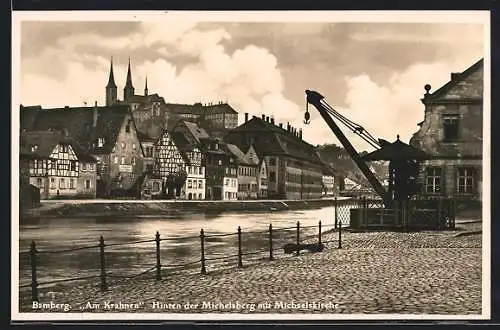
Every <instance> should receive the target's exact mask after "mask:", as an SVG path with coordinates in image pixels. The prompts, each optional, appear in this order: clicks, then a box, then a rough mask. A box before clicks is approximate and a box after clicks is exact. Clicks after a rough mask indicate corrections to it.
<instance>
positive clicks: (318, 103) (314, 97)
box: [306, 90, 391, 207]
mask: <svg viewBox="0 0 500 330" xmlns="http://www.w3.org/2000/svg"><path fill="white" fill-rule="evenodd" d="M306 95H307V102H308V103H310V104H312V105H314V107H315V108H316V109H317V110H318V111H319V113H320V115H321V117H323V119H324V120H325V122H326V123H327V124H328V126H329V127H330V129H331V130H332V131H333V133H334V134H335V136H336V137H337V138H338V139H339V141H340V143H341V144H342V146H343V147H344V149H345V150H346V151H347V153H348V154H349V156H350V157H351V158H352V159H353V161H354V162H355V163H356V165H357V166H358V168H359V169H360V170H361V172H362V173H363V175H364V176H365V177H366V179H367V180H368V182H369V183H370V185H371V186H372V187H373V189H374V190H375V192H376V193H377V194H378V195H379V196H380V197H381V198H382V200H383V201H384V204H385V206H386V207H389V206H390V204H391V197H390V196H389V194H388V192H386V191H385V189H384V188H383V186H382V184H381V183H380V182H379V181H378V179H377V178H376V177H375V175H374V174H373V173H372V171H371V170H370V169H369V168H368V166H367V165H366V163H365V161H364V160H363V159H361V156H360V155H359V153H358V152H357V151H356V149H354V147H353V145H352V144H351V142H350V141H349V140H348V139H347V137H346V136H345V135H344V133H342V131H341V130H340V128H339V127H338V125H337V124H336V123H335V121H334V120H333V118H332V117H331V116H330V114H332V111H331V110H330V111H329V109H328V108H330V109H332V110H333V108H332V107H331V106H330V105H328V103H326V101H324V97H323V95H321V94H320V93H318V92H316V91H311V90H306ZM344 118H345V117H344ZM345 119H346V121H345V122H343V123H344V124H345V123H347V124H346V125H352V124H353V122H351V121H349V120H348V119H347V118H345ZM340 120H341V121H342V119H340ZM358 126H359V125H358ZM368 134H369V133H368ZM370 137H371V135H370ZM371 138H373V137H371ZM368 139H369V140H371V139H370V138H368ZM373 140H374V139H373ZM376 142H377V144H378V141H376ZM370 144H371V143H370Z"/></svg>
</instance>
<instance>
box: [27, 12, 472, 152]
mask: <svg viewBox="0 0 500 330" xmlns="http://www.w3.org/2000/svg"><path fill="white" fill-rule="evenodd" d="M45 24H48V25H50V23H45ZM86 24H87V23H86ZM88 24H92V23H88ZM260 26H261V28H262V27H264V25H260ZM300 26H301V25H293V24H288V25H283V27H282V29H283V30H284V31H285V32H286V33H288V34H289V38H286V40H289V39H290V40H292V39H293V38H292V37H293V35H294V34H296V33H298V32H297V31H296V29H297V28H299V27H300ZM310 28H311V31H320V30H321V28H323V26H321V25H318V26H315V25H310ZM318 29H319V30H318ZM250 30H251V29H250ZM334 30H335V29H334ZM334 30H332V31H333V32H335V31H334ZM230 31H231V30H230V29H228V28H225V27H224V25H209V26H208V27H207V26H201V25H199V24H196V22H190V21H178V22H177V21H176V22H169V23H168V24H167V23H164V22H147V23H141V24H139V26H138V28H137V29H136V30H134V31H127V34H126V35H121V36H118V35H116V34H115V35H105V34H99V33H98V32H96V31H95V30H90V29H89V31H87V32H86V31H85V30H84V29H80V30H78V32H76V33H74V34H72V35H71V36H66V35H62V36H60V37H58V38H57V39H56V42H52V43H46V44H45V45H44V48H43V49H42V50H41V51H39V52H36V53H33V52H30V53H27V54H24V55H22V62H21V65H22V71H21V77H20V78H21V80H20V83H21V90H20V92H21V102H22V103H23V104H24V105H29V104H41V105H43V106H46V107H59V106H64V105H82V104H83V102H84V101H85V102H87V103H88V104H91V103H93V102H94V101H95V100H97V101H98V103H99V104H104V100H105V89H104V88H105V85H106V83H107V79H108V72H109V56H110V55H114V56H115V57H114V59H115V60H114V61H115V62H114V63H115V80H116V83H117V85H118V88H119V98H122V97H123V94H122V91H123V86H124V82H125V75H126V65H127V57H128V56H129V55H130V56H132V70H133V72H132V73H133V81H134V86H135V88H136V93H137V94H141V93H142V89H143V87H144V80H145V78H146V76H147V77H148V87H149V92H150V93H155V92H156V93H158V94H160V95H161V96H163V97H164V98H165V100H166V101H167V102H173V103H188V104H192V103H195V102H200V101H201V102H203V103H208V102H217V101H228V102H229V103H230V104H231V105H232V106H233V107H234V108H235V109H236V110H237V111H238V112H240V113H241V114H242V113H245V112H248V113H250V114H251V115H257V116H260V115H261V114H266V115H269V116H271V115H273V116H274V118H275V122H277V123H279V122H283V123H285V124H286V122H290V123H291V124H292V125H293V126H294V127H297V128H303V132H304V133H303V136H304V139H305V140H306V141H308V142H310V143H311V144H323V143H332V142H335V143H338V141H337V139H336V137H335V135H334V134H333V133H332V131H331V130H330V128H329V127H328V126H327V125H326V123H325V122H324V120H323V119H322V118H321V117H320V116H319V114H318V112H317V111H316V110H315V109H313V107H312V106H310V112H311V115H312V118H311V119H312V120H311V124H310V125H308V126H306V125H304V124H303V114H304V107H305V105H304V103H302V104H299V103H298V102H300V99H305V95H304V94H302V93H304V91H303V90H304V89H305V88H318V91H319V92H322V93H325V95H324V96H325V97H326V98H327V99H328V98H329V97H331V99H330V100H329V103H330V104H331V105H332V106H334V107H335V108H337V105H339V104H340V105H342V106H343V107H342V108H338V109H337V110H338V111H339V112H341V113H342V114H344V115H345V116H347V117H348V118H350V119H352V120H354V121H355V122H357V123H359V124H361V125H362V126H364V127H365V128H367V129H368V130H369V131H370V132H371V133H372V134H373V135H374V136H375V137H380V138H385V139H388V140H394V138H395V136H396V134H400V135H401V138H402V139H403V140H405V141H407V140H408V139H409V138H410V137H411V134H412V133H413V132H415V131H416V129H417V126H416V124H417V123H418V122H419V121H421V120H422V119H423V106H422V105H421V103H420V101H419V99H420V98H421V97H422V95H423V86H424V84H426V83H430V84H432V85H433V86H434V88H438V87H439V86H440V85H442V84H444V83H445V82H446V81H447V80H448V79H449V76H450V72H456V71H461V70H463V69H465V68H467V67H468V66H469V65H471V64H472V63H473V62H475V61H476V60H477V59H478V58H479V57H480V56H481V55H480V54H481V51H480V50H478V48H473V47H466V48H467V49H463V50H461V51H460V52H456V53H455V55H454V56H455V58H454V60H452V61H450V60H449V59H450V55H449V54H448V53H446V54H441V55H442V56H441V55H440V56H439V57H441V58H442V59H443V60H442V61H437V60H435V59H434V57H432V58H428V59H425V60H422V61H421V62H420V63H417V64H412V65H406V64H404V65H405V66H403V64H402V65H401V66H402V67H403V69H401V70H399V69H398V71H396V70H395V69H392V70H391V69H390V67H383V71H384V79H381V78H380V74H375V73H374V72H378V73H379V72H380V71H381V66H380V65H378V64H379V63H378V62H377V59H372V60H370V59H369V58H368V59H363V57H362V56H360V54H364V52H354V51H352V52H349V54H351V53H352V54H353V55H348V54H343V56H344V57H346V58H344V57H342V58H341V59H338V58H333V60H332V58H331V57H332V56H333V55H332V54H335V53H336V52H335V51H332V54H330V55H328V56H326V55H325V54H322V55H321V54H320V55H318V54H316V53H313V52H312V51H310V50H308V49H309V48H308V47H309V46H308V45H309V43H307V42H308V40H307V39H311V43H312V44H314V37H313V36H312V35H311V34H309V37H308V38H303V39H301V43H302V42H304V43H305V44H304V45H300V49H303V50H304V51H305V52H306V53H307V54H309V55H308V56H309V57H307V60H304V58H302V59H301V61H302V62H301V63H302V65H301V66H299V65H298V64H296V63H294V66H288V67H287V68H286V70H283V67H282V66H283V65H284V64H283V63H284V62H283V61H284V58H286V56H284V55H283V54H281V53H277V52H276V49H274V48H272V47H271V46H270V45H269V46H265V45H263V44H257V43H242V42H238V40H236V37H235V36H234V35H233V34H232V33H230ZM252 31H253V30H252ZM259 31H260V30H259ZM308 31H309V30H308ZM311 31H309V32H311ZM264 32H265V29H264ZM285 32H283V33H285ZM333 32H332V33H333ZM403 32H404V33H406V34H407V33H409V32H407V31H403ZM446 32H447V33H448V34H450V35H451V34H452V32H450V30H446ZM406 34H404V35H406ZM384 36H390V34H386V35H384ZM424 36H425V33H424ZM268 37H269V36H264V37H263V39H266V38H268ZM306 37H307V36H306ZM358 37H359V35H358ZM469 37H470V36H468V38H469ZM405 38H406V37H405ZM389 39H390V38H389ZM266 40H267V39H266ZM22 42H23V43H27V44H29V43H30V42H31V40H30V39H29V38H25V39H23V40H22ZM276 42H278V41H276ZM459 46H460V44H458V43H457V46H456V47H459ZM454 47H455V46H454ZM460 47H461V46H460ZM283 49H285V48H283ZM447 49H448V48H447ZM286 50H287V52H289V53H295V51H296V48H293V47H291V46H290V47H288V48H286ZM408 52H409V51H408V50H405V54H408ZM389 53H390V51H389ZM436 53H439V49H438V47H437V46H436ZM282 55H283V56H282ZM372 55H373V54H372ZM277 56H280V57H277ZM413 57H414V56H412V58H413ZM178 58H182V59H183V63H182V65H181V64H179V63H178V62H177V61H176V59H178ZM383 58H387V56H385V55H384V57H383ZM415 58H416V56H415ZM360 59H361V60H362V61H363V65H361V64H359V65H357V64H358V63H360V61H361V60H360ZM396 60H397V59H393V60H391V61H396ZM332 61H333V62H332ZM412 62H413V63H415V62H416V60H412ZM367 63H371V64H370V66H373V68H370V66H368V65H367ZM315 66H318V67H320V69H321V70H320V69H317V70H316V71H314V70H313V68H314V67H315ZM346 66H349V67H350V70H349V71H345V70H343V68H344V67H346ZM284 72H286V77H287V81H286V82H285V79H284V75H283V73H284ZM332 72H334V73H335V74H332ZM346 74H347V75H348V76H345V75H346ZM387 76H389V78H388V79H387ZM311 77H314V80H311ZM311 83H312V85H311ZM306 84H307V86H304V85H306ZM339 84H342V86H340V85H339ZM314 85H315V86H314ZM344 85H345V86H344ZM287 86H288V88H290V87H289V86H293V87H294V88H293V94H292V93H288V94H290V95H288V94H287ZM344 90H346V91H347V92H346V93H344ZM301 94H302V95H303V96H301ZM290 97H293V100H292V99H291V98H290ZM294 101H295V102H294ZM242 120H243V116H240V123H241V121H242ZM347 135H348V137H349V138H350V139H351V140H352V142H353V143H354V144H355V146H356V147H357V148H358V149H359V150H364V149H366V148H368V145H367V144H366V143H365V142H363V141H362V140H360V139H359V138H356V137H354V136H353V135H352V134H349V133H347Z"/></svg>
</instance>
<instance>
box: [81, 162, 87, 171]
mask: <svg viewBox="0 0 500 330" xmlns="http://www.w3.org/2000/svg"><path fill="white" fill-rule="evenodd" d="M86 170H87V163H82V171H83V172H85V171H86Z"/></svg>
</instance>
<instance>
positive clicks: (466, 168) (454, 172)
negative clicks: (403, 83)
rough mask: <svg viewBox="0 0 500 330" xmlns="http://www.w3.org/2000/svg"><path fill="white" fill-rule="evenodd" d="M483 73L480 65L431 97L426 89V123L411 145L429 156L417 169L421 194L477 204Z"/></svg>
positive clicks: (457, 77)
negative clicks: (475, 202) (419, 169)
mask: <svg viewBox="0 0 500 330" xmlns="http://www.w3.org/2000/svg"><path fill="white" fill-rule="evenodd" d="M483 70H484V69H483V60H480V61H478V62H476V63H475V64H474V65H472V66H471V67H469V68H468V69H467V70H465V71H463V72H460V73H452V74H451V77H450V81H449V82H448V83H447V84H445V85H444V86H442V87H440V88H439V89H437V90H436V91H434V92H432V93H431V92H430V89H431V86H429V85H426V86H425V89H426V93H425V95H424V97H423V98H422V103H423V104H424V120H423V121H422V122H421V123H419V126H420V129H419V130H418V131H417V132H416V133H415V134H414V135H413V137H412V138H411V140H410V144H411V145H413V146H415V147H418V148H420V149H422V150H423V151H425V152H426V153H428V154H429V155H430V156H431V159H430V160H426V161H425V162H424V163H423V164H422V166H421V187H422V194H423V195H427V196H444V197H454V198H457V199H463V200H478V201H479V200H481V191H482V159H483V152H482V151H483V142H482V141H483Z"/></svg>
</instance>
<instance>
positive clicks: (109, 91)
mask: <svg viewBox="0 0 500 330" xmlns="http://www.w3.org/2000/svg"><path fill="white" fill-rule="evenodd" d="M117 97H118V89H117V87H116V84H115V75H114V73H113V57H111V66H110V68H109V79H108V84H107V85H106V106H111V105H113V104H115V103H116V99H117Z"/></svg>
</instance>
